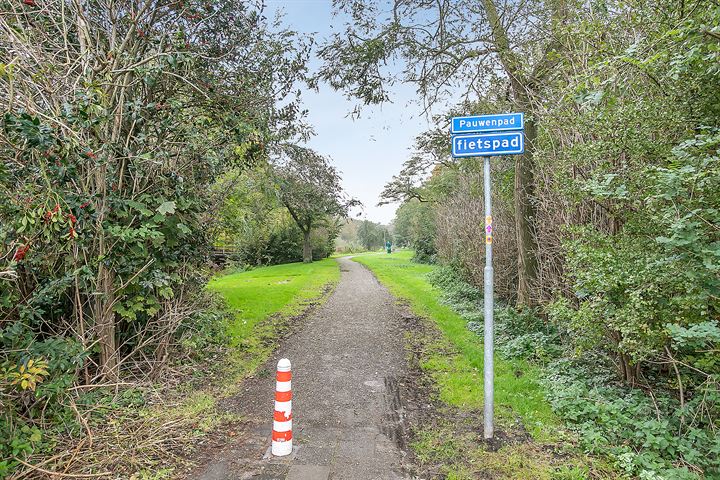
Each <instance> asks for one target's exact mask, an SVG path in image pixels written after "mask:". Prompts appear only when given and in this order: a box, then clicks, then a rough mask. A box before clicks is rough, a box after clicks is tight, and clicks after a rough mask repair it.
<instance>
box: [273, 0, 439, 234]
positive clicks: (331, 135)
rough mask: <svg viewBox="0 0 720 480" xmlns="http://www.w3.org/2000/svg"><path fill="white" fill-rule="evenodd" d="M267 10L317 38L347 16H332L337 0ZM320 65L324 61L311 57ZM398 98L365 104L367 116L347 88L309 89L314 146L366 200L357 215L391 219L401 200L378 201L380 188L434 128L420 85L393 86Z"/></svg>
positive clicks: (279, 0) (301, 0)
mask: <svg viewBox="0 0 720 480" xmlns="http://www.w3.org/2000/svg"><path fill="white" fill-rule="evenodd" d="M266 4H267V10H266V14H267V16H268V17H269V18H273V16H274V13H275V12H278V11H280V12H283V13H284V20H283V22H284V24H285V25H286V26H287V27H290V28H292V29H293V30H295V31H298V32H303V33H308V34H311V33H315V35H314V36H315V39H316V41H317V43H322V39H323V38H325V37H328V36H329V35H330V34H332V33H333V32H335V31H342V30H343V25H342V20H340V19H338V18H334V17H333V16H332V8H331V0H266ZM317 65H319V61H318V60H314V61H312V62H311V67H312V66H317ZM391 100H392V103H389V104H383V105H382V106H371V107H363V110H362V112H361V118H359V119H352V118H351V117H350V115H349V113H350V112H351V111H352V110H353V108H354V107H355V106H356V105H357V104H358V102H357V101H352V100H347V99H346V98H345V95H344V94H343V92H337V91H334V90H333V89H332V88H331V87H330V86H329V85H326V84H320V88H319V92H314V91H312V90H304V91H303V101H304V104H305V107H306V108H307V109H308V110H309V116H308V118H307V122H308V123H309V124H310V125H312V126H313V128H314V130H315V133H316V135H315V136H314V137H313V138H312V139H311V140H310V141H309V142H308V146H309V147H310V148H313V149H314V150H316V151H317V152H318V153H320V154H322V155H325V156H329V157H330V158H331V159H332V162H333V164H334V165H335V166H337V167H338V169H339V170H340V171H341V172H342V178H343V184H344V187H345V190H346V192H347V193H348V194H349V195H351V196H352V197H354V198H357V199H359V200H360V201H361V202H362V203H363V208H362V209H361V210H356V211H354V212H353V214H352V216H353V217H354V218H357V215H358V214H360V215H361V216H360V217H359V218H366V219H368V220H372V221H374V222H380V223H383V224H388V223H390V222H391V221H392V219H393V217H394V216H395V210H396V209H397V206H398V205H397V204H393V205H384V206H381V207H378V206H377V203H378V201H379V196H380V192H381V191H382V189H383V186H384V185H385V183H386V182H387V181H389V180H390V179H391V178H392V176H393V175H395V174H397V173H398V172H399V171H400V169H401V168H402V164H403V162H404V161H405V160H406V159H408V158H409V156H410V154H411V152H412V146H413V143H414V139H415V137H416V136H417V135H418V134H419V133H421V132H423V131H425V130H428V129H429V128H431V125H430V123H429V119H427V118H426V117H425V116H424V115H422V108H421V106H420V103H419V102H417V97H416V94H415V87H414V86H412V85H398V86H397V87H396V88H393V90H391Z"/></svg>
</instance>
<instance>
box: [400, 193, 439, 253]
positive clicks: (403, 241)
mask: <svg viewBox="0 0 720 480" xmlns="http://www.w3.org/2000/svg"><path fill="white" fill-rule="evenodd" d="M433 215H434V212H433V210H432V208H431V206H430V205H429V204H428V203H424V202H420V201H418V200H412V201H408V202H405V203H403V204H402V205H400V207H399V208H398V210H397V213H396V214H395V221H394V224H395V232H394V235H395V243H396V244H397V245H398V246H401V247H411V248H412V249H413V250H414V252H415V257H414V259H415V260H416V261H418V262H422V263H433V262H434V261H435V256H436V254H437V249H436V248H435V219H434V216H433Z"/></svg>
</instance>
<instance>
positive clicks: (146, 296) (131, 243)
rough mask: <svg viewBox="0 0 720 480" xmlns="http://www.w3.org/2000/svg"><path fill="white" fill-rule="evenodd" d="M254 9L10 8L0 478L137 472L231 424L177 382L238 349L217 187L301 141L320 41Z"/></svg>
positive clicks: (3, 144) (0, 189)
mask: <svg viewBox="0 0 720 480" xmlns="http://www.w3.org/2000/svg"><path fill="white" fill-rule="evenodd" d="M262 9H263V7H262V3H261V2H258V3H257V4H254V3H251V2H245V3H242V4H238V3H233V2H226V1H219V2H210V3H208V2H201V1H190V2H174V1H149V2H139V1H120V2H65V1H54V0H51V1H43V2H34V1H25V2H14V1H13V2H9V1H2V2H0V12H1V14H0V110H1V113H2V118H1V120H0V402H1V403H2V413H0V438H1V439H2V440H1V441H0V477H4V476H6V475H19V476H23V475H25V476H28V475H29V476H36V475H40V474H41V473H42V474H43V475H52V474H53V473H54V472H55V473H58V474H59V475H71V476H72V475H75V474H78V475H85V474H99V473H103V474H104V473H106V471H107V472H109V473H107V475H110V474H112V475H116V476H120V477H123V478H128V477H130V476H131V475H133V474H137V475H140V476H142V475H145V474H149V473H148V472H150V471H152V470H153V469H155V467H156V466H157V465H159V464H160V463H162V462H164V463H165V464H167V463H172V462H173V460H174V459H176V458H177V455H180V454H181V453H183V451H184V450H185V449H186V448H190V447H191V446H192V443H193V442H192V439H193V434H192V432H193V431H195V430H197V431H198V432H199V433H202V432H204V431H207V430H209V429H211V428H212V427H213V426H216V425H217V422H219V421H222V416H214V415H213V414H211V413H208V414H207V415H208V418H207V419H199V418H198V416H199V413H200V411H202V412H213V410H212V408H213V407H212V405H213V401H212V398H211V397H208V396H207V395H205V394H204V393H197V392H196V393H188V392H187V391H185V389H186V388H187V387H185V386H183V385H186V384H187V385H194V383H193V382H196V381H197V380H198V378H197V377H198V375H200V376H202V375H209V376H210V375H212V374H213V371H214V370H213V369H212V368H206V367H205V366H206V365H207V364H211V365H215V364H217V363H220V364H222V363H223V362H224V361H223V358H224V355H225V349H226V347H227V344H228V341H229V339H230V337H229V336H228V332H227V331H226V328H227V324H226V320H225V316H224V314H223V313H222V308H220V307H218V305H217V304H215V303H213V301H212V300H211V299H210V298H209V295H208V292H207V290H205V285H206V283H207V280H208V278H209V276H210V274H211V271H210V268H209V266H210V262H209V252H210V250H211V247H212V245H213V244H215V243H217V242H218V241H219V239H218V235H217V230H216V229H215V228H214V227H215V226H216V223H217V221H216V219H217V217H218V211H219V210H221V209H222V208H224V207H225V208H227V202H229V200H228V194H230V193H237V195H242V194H243V192H234V190H233V185H232V184H228V183H225V184H224V187H225V188H219V187H218V183H219V182H222V181H230V180H231V179H232V178H237V177H242V176H243V175H245V174H246V172H250V171H265V172H266V175H267V176H269V177H272V175H271V174H270V173H268V172H273V173H276V170H278V169H279V167H280V163H279V162H278V160H279V159H280V157H279V153H278V152H279V151H281V149H291V148H295V147H293V145H295V144H296V143H297V142H300V141H302V140H303V139H307V135H308V134H309V130H308V128H307V126H306V125H304V123H303V115H304V113H303V112H302V111H301V110H300V108H299V104H298V100H299V99H298V94H297V89H296V87H297V85H298V84H301V83H300V82H303V81H304V80H305V77H306V61H307V58H308V54H309V50H308V49H309V41H308V40H306V39H303V38H301V37H300V36H298V35H297V34H295V33H294V32H292V31H288V30H284V29H282V28H281V27H280V26H279V25H278V24H276V23H273V22H271V21H268V19H267V18H266V17H265V16H264V15H263V13H262ZM294 160H295V159H291V160H290V161H288V162H284V163H283V165H284V168H286V169H292V168H295V166H294V165H293V162H294ZM316 163H317V162H316ZM322 164H323V165H324V166H325V167H326V168H328V169H331V168H332V167H330V166H329V165H328V164H327V162H326V161H325V160H323V163H322ZM263 169H264V170H263ZM273 178H274V177H273ZM332 180H333V182H334V183H333V186H338V185H339V176H338V175H337V173H336V172H334V171H333V176H332ZM312 181H313V179H309V180H308V182H309V183H310V184H312ZM276 185H277V182H276ZM302 186H303V184H302V183H296V184H295V185H294V187H296V188H301V187H302ZM245 193H246V195H247V194H248V192H245ZM325 193H328V194H329V192H326V191H323V192H322V193H321V195H320V197H322V194H325ZM332 194H334V195H336V197H333V198H340V197H341V196H342V195H343V194H342V191H334V192H332ZM237 195H236V197H235V198H237ZM316 198H319V197H316ZM244 200H245V201H246V200H247V198H245V199H244ZM331 200H332V199H331ZM324 213H325V216H326V217H328V219H330V220H332V221H334V220H335V218H334V217H332V216H333V215H335V214H341V213H343V212H342V211H339V210H337V209H336V210H333V211H332V212H330V211H327V209H326V211H325V212H324ZM291 215H292V214H291ZM331 217H332V218H331ZM297 228H300V227H297ZM296 231H297V230H292V229H290V230H286V231H285V232H281V234H280V236H281V237H283V236H284V237H286V238H287V239H288V242H293V241H296V240H295V237H296ZM336 233H337V231H336V230H333V229H332V228H329V229H328V230H327V231H326V232H325V235H324V239H323V242H324V243H325V245H323V246H321V247H320V253H319V255H318V256H322V257H324V256H327V255H328V254H329V252H330V251H332V245H331V243H332V239H333V238H334V235H336ZM301 242H302V238H301ZM277 243H279V244H280V246H278V247H276V249H277V250H288V249H289V246H288V245H287V244H286V243H285V240H283V239H281V240H279V241H278V242H277ZM301 245H302V244H301ZM283 253H284V252H283ZM299 253H300V255H302V247H301V248H300V249H299ZM284 254H285V253H284ZM295 258H296V257H292V256H291V257H288V258H286V260H294V259H295ZM301 258H302V257H301ZM322 278H325V277H322ZM308 287H310V286H309V285H308ZM307 292H308V294H310V292H315V286H312V288H308V290H307ZM231 333H233V332H232V330H231ZM271 333H272V334H273V335H275V334H276V332H271ZM267 345H271V343H268V344H267ZM242 362H246V364H242ZM248 362H249V363H248ZM240 364H241V365H240V367H241V368H245V367H248V366H251V365H252V362H251V361H249V360H247V359H245V358H243V359H241V362H240ZM198 365H204V366H203V367H202V368H196V367H197V366H198ZM168 372H171V374H170V373H168ZM188 382H189V383H188ZM165 402H169V403H173V404H176V405H181V406H182V407H178V408H163V405H164V403H165ZM193 405H194V406H193ZM186 407H187V408H186ZM213 418H214V419H213ZM198 422H199V424H198ZM200 424H202V425H200ZM177 432H182V433H181V434H180V435H177ZM119 459H124V460H119ZM143 472H144V473H143ZM162 472H165V473H157V475H158V477H157V478H160V477H162V476H163V475H167V474H168V473H167V472H166V471H165V470H164V469H163V470H162ZM153 478H155V477H153Z"/></svg>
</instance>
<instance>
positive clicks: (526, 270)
mask: <svg viewBox="0 0 720 480" xmlns="http://www.w3.org/2000/svg"><path fill="white" fill-rule="evenodd" d="M482 3H483V6H484V7H485V12H486V13H487V16H488V21H489V22H490V26H491V27H492V35H493V43H494V44H495V48H496V49H497V54H498V57H499V58H500V62H501V63H502V66H503V69H504V70H505V72H506V73H507V75H508V79H509V81H510V86H511V88H512V92H513V96H514V100H515V105H516V108H518V109H520V111H521V112H524V113H526V114H529V116H531V117H532V113H533V111H532V110H533V109H532V97H531V93H532V87H531V86H530V82H528V81H527V80H526V79H525V78H524V77H523V74H522V68H521V65H522V61H521V59H520V58H519V57H518V56H517V55H516V54H515V52H514V51H513V50H512V47H511V44H510V39H509V37H508V33H507V31H506V30H505V28H504V27H503V24H502V22H501V19H500V15H499V14H498V11H497V8H496V6H495V2H494V1H493V0H482ZM534 120H535V119H534V118H529V119H527V118H526V121H525V153H524V154H523V155H517V156H516V157H515V192H514V197H515V199H514V202H515V231H516V235H517V250H518V291H517V304H518V305H530V304H531V303H532V299H531V288H532V284H533V282H534V281H535V278H536V276H537V258H536V256H535V249H536V245H535V232H534V228H533V222H534V221H535V207H534V205H533V202H532V198H533V195H534V182H535V179H534V174H533V172H534V170H535V165H534V158H533V143H534V142H535V139H536V138H537V129H536V127H535V123H534Z"/></svg>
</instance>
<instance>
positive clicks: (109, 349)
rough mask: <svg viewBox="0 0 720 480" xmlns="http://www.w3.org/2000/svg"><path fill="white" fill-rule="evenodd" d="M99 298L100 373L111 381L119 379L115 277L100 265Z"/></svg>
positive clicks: (97, 326)
mask: <svg viewBox="0 0 720 480" xmlns="http://www.w3.org/2000/svg"><path fill="white" fill-rule="evenodd" d="M97 290H98V297H97V299H96V300H95V324H96V328H97V335H98V344H99V345H100V373H101V374H102V375H103V377H104V378H105V379H107V380H110V381H115V380H117V378H118V357H117V342H116V340H115V312H114V311H113V303H115V275H114V274H113V272H112V270H110V269H109V268H107V267H105V266H104V265H102V264H101V265H100V267H99V269H98V284H97Z"/></svg>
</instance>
